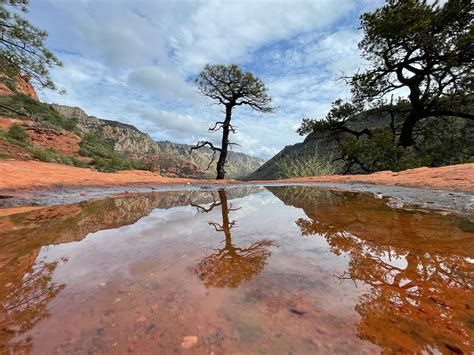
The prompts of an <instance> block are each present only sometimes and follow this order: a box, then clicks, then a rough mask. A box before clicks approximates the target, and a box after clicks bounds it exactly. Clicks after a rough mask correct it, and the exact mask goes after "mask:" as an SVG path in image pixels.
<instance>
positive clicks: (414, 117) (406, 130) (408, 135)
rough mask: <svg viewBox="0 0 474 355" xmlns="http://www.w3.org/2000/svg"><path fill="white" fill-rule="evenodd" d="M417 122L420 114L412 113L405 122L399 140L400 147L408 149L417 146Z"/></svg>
mask: <svg viewBox="0 0 474 355" xmlns="http://www.w3.org/2000/svg"><path fill="white" fill-rule="evenodd" d="M416 122H418V114H417V113H415V112H411V113H410V114H409V115H408V117H407V118H406V119H405V122H403V126H402V131H401V133H400V138H399V139H398V145H399V146H401V147H404V148H406V147H411V146H412V145H415V140H414V139H413V129H414V128H415V125H416Z"/></svg>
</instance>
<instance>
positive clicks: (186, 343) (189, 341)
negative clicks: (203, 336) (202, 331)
mask: <svg viewBox="0 0 474 355" xmlns="http://www.w3.org/2000/svg"><path fill="white" fill-rule="evenodd" d="M197 342H198V337H197V336H195V335H188V336H185V337H184V338H183V342H182V343H181V347H182V348H183V349H189V348H192V347H193V346H194V345H196V344H197Z"/></svg>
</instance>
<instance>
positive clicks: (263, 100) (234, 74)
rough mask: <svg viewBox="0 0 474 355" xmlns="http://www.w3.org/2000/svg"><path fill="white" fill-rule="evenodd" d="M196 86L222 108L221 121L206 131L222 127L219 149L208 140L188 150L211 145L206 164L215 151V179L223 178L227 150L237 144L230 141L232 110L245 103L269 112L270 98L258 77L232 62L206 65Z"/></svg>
mask: <svg viewBox="0 0 474 355" xmlns="http://www.w3.org/2000/svg"><path fill="white" fill-rule="evenodd" d="M196 85H197V86H198V88H199V91H200V92H201V93H202V94H203V95H204V96H207V97H209V98H211V99H212V100H214V101H216V102H217V104H220V105H223V106H224V107H225V118H224V121H217V122H216V123H215V124H214V126H213V127H211V128H209V132H217V131H219V130H220V129H222V145H221V147H220V148H219V147H216V146H214V144H212V143H211V142H209V141H200V142H198V143H197V144H196V146H194V147H192V148H191V151H192V150H194V149H200V148H203V147H205V146H208V147H209V148H211V149H212V151H213V155H212V160H211V162H210V163H209V167H210V166H211V164H212V163H213V162H214V160H215V155H216V152H219V159H218V161H217V179H224V177H225V162H226V159H227V152H228V149H229V147H232V145H237V144H236V143H231V142H230V141H229V134H230V133H235V132H236V127H234V126H233V125H232V124H231V123H230V121H231V119H232V109H233V108H234V107H235V106H241V105H247V106H249V107H251V108H252V109H254V110H255V111H258V112H265V113H268V112H272V111H273V110H274V108H273V107H272V106H271V105H270V104H271V101H272V99H271V97H270V96H269V95H268V92H267V88H266V87H265V85H264V84H263V82H262V81H261V80H260V79H259V78H257V77H255V76H254V75H253V74H252V73H250V72H246V73H244V72H242V70H241V69H240V68H239V67H238V66H237V65H235V64H231V65H228V66H226V65H210V64H206V65H205V66H204V69H203V70H202V72H201V73H200V74H199V75H198V77H197V79H196Z"/></svg>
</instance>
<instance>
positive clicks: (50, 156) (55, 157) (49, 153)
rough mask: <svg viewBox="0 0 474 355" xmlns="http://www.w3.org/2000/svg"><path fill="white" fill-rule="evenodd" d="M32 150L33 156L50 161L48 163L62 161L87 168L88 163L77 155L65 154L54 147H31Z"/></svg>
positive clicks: (61, 162)
mask: <svg viewBox="0 0 474 355" xmlns="http://www.w3.org/2000/svg"><path fill="white" fill-rule="evenodd" d="M30 152H31V154H32V156H33V158H35V159H37V160H40V161H44V162H48V163H60V164H66V165H70V166H76V167H79V168H86V167H87V164H86V163H84V162H82V161H80V160H79V159H77V158H76V157H71V156H68V155H64V154H62V153H60V152H58V151H56V150H54V149H41V148H30Z"/></svg>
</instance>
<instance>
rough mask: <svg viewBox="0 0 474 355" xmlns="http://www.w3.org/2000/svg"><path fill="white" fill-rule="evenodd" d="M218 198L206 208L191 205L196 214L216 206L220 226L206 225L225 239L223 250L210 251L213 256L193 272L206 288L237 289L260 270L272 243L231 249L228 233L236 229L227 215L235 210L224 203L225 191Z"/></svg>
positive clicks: (201, 262) (214, 224)
mask: <svg viewBox="0 0 474 355" xmlns="http://www.w3.org/2000/svg"><path fill="white" fill-rule="evenodd" d="M218 194H219V201H216V200H214V202H213V203H211V205H210V206H209V207H208V208H206V207H204V206H200V205H195V204H192V205H193V206H194V207H196V209H197V210H198V211H199V212H200V213H209V212H211V211H212V210H213V209H214V208H216V207H218V206H220V207H221V213H222V223H221V224H219V223H217V222H209V225H210V226H212V227H213V228H214V229H215V230H216V231H217V232H223V233H224V235H225V240H224V243H225V244H224V247H223V248H221V249H213V250H214V253H213V254H211V255H209V256H206V257H205V258H203V259H202V260H201V261H200V262H199V265H198V266H197V268H196V272H197V274H198V275H199V277H200V278H201V280H203V282H204V285H205V286H206V287H238V286H239V285H240V283H241V282H242V281H248V280H250V279H251V278H252V277H253V276H255V275H257V274H258V273H260V272H261V271H262V270H263V268H264V267H265V265H266V264H267V259H268V257H269V256H270V255H271V252H270V251H269V250H268V249H269V248H270V247H272V246H276V243H275V242H274V241H271V240H268V239H263V240H260V241H257V242H255V243H253V244H251V245H250V246H249V247H247V248H240V247H238V246H235V245H233V244H232V235H231V229H232V228H234V227H236V221H235V220H232V221H231V220H229V212H232V211H236V210H237V209H236V208H232V205H230V204H229V203H228V202H227V195H226V191H225V190H222V189H221V190H219V191H218Z"/></svg>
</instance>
